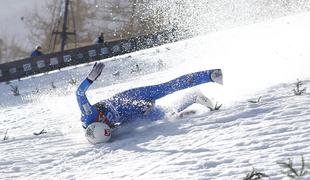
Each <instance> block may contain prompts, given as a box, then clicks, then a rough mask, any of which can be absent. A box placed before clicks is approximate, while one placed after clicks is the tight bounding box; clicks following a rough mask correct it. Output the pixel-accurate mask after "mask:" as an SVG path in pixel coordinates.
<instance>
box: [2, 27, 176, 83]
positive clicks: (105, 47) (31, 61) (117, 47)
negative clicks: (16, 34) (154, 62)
mask: <svg viewBox="0 0 310 180" xmlns="http://www.w3.org/2000/svg"><path fill="white" fill-rule="evenodd" d="M173 41H176V39H175V36H174V31H165V32H160V33H157V34H152V35H143V36H139V37H134V38H129V39H121V40H117V41H111V42H106V43H104V44H95V45H91V46H85V47H81V48H76V49H71V50H66V51H64V52H59V53H52V54H46V55H42V56H38V57H31V58H26V59H22V60H17V61H14V62H9V63H5V64H0V82H5V81H10V80H14V79H20V78H23V77H27V76H30V75H34V74H39V73H45V72H48V71H52V70H56V69H61V68H64V67H67V66H72V65H77V64H82V63H87V62H92V61H96V60H100V59H105V58H109V57H113V56H118V55H122V54H126V53H131V52H134V51H138V50H141V49H146V48H151V47H154V46H158V45H162V44H165V43H169V42H173Z"/></svg>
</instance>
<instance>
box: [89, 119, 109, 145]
mask: <svg viewBox="0 0 310 180" xmlns="http://www.w3.org/2000/svg"><path fill="white" fill-rule="evenodd" d="M85 136H86V139H87V140H88V141H89V142H90V143H92V144H98V143H104V142H107V141H109V139H110V138H111V128H110V127H109V126H108V125H107V124H106V123H102V122H94V123H92V124H90V125H89V126H88V127H87V128H86V132H85Z"/></svg>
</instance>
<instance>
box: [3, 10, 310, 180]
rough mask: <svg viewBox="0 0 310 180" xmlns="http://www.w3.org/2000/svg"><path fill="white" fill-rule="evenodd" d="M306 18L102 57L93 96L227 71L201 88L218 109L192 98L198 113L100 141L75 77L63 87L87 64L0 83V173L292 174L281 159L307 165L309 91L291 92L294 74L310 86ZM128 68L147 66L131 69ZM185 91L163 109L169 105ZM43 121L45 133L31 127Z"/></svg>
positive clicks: (135, 126)
mask: <svg viewBox="0 0 310 180" xmlns="http://www.w3.org/2000/svg"><path fill="white" fill-rule="evenodd" d="M309 19H310V13H303V14H298V15H295V16H290V17H284V18H279V19H276V20H270V21H268V22H264V23H259V24H254V25H250V26H243V27H239V28H234V29H230V30H225V31H221V32H216V33H210V34H207V35H205V36H199V37H196V38H193V39H189V40H185V41H181V42H177V43H173V44H168V45H164V46H161V47H157V48H153V49H149V50H144V51H140V52H136V53H132V54H130V55H124V56H121V57H118V58H113V59H108V60H103V62H105V63H106V68H105V70H104V72H103V74H102V75H101V77H100V78H99V79H98V80H97V81H96V82H95V83H94V84H93V85H92V87H91V88H90V89H89V91H88V93H87V94H88V96H89V99H90V101H91V102H92V103H95V102H97V101H99V100H101V99H103V98H106V97H108V96H111V95H113V94H114V93H116V92H120V91H122V90H125V89H129V88H132V87H138V86H143V85H149V84H155V83H160V82H164V81H168V80H170V79H172V78H174V77H177V76H179V75H183V74H185V73H188V72H194V71H198V70H204V69H210V68H221V69H222V70H223V74H224V86H220V85H216V84H205V85H200V86H198V87H196V89H199V90H201V91H202V92H203V93H204V94H205V95H207V96H208V97H210V98H211V99H213V100H214V101H215V102H219V103H223V107H222V108H221V109H220V110H219V111H212V112H210V111H209V110H208V109H206V108H204V107H201V106H198V105H194V106H192V107H190V108H193V109H196V110H198V114H195V115H190V116H185V117H183V118H177V117H176V116H174V115H170V114H167V117H166V118H164V119H161V120H158V121H147V120H144V121H142V120H140V121H137V122H134V123H131V124H128V125H124V126H122V127H121V128H120V129H117V130H116V131H114V132H113V136H112V139H111V142H109V143H106V144H99V145H95V146H94V145H91V144H89V143H88V142H87V141H86V139H85V138H84V133H83V129H82V127H81V123H80V120H79V118H80V112H79V109H78V106H77V103H76V100H75V94H74V92H75V90H76V86H77V85H78V84H76V85H70V84H69V81H70V80H71V79H72V78H75V79H76V80H77V81H78V82H81V80H83V79H84V78H85V77H86V75H87V73H88V72H89V70H90V69H91V67H92V64H85V65H81V66H77V67H74V68H68V69H63V70H62V71H60V72H57V71H56V72H53V73H50V74H47V75H39V76H36V77H32V78H25V79H23V80H22V81H14V82H12V83H11V84H10V85H14V86H18V87H19V90H20V93H21V96H13V95H12V93H11V91H10V89H11V87H10V86H9V85H7V84H4V83H2V84H1V85H0V88H1V95H0V122H1V126H0V138H1V141H0V159H1V161H0V177H1V179H103V178H105V179H242V178H244V177H245V176H246V174H247V173H249V172H251V170H252V168H253V167H254V168H256V169H258V170H259V171H261V172H263V173H265V174H267V175H269V176H270V177H269V178H270V179H285V178H287V177H286V176H284V175H283V174H281V168H280V166H279V165H278V164H277V162H278V161H281V162H288V158H291V159H292V160H293V162H294V163H295V164H297V165H298V166H297V167H299V165H300V158H301V155H303V156H304V158H305V160H306V162H307V163H308V164H309V163H310V123H309V122H310V108H309V107H310V101H309V96H310V94H309V93H305V94H303V95H301V96H296V95H294V93H293V92H292V90H293V88H294V87H295V85H294V83H295V82H296V79H298V78H299V79H300V80H302V81H303V82H304V85H303V87H307V88H308V89H309V83H310V71H309V69H310V60H309V59H310V51H309V42H310V34H309V32H310V21H309ZM135 64H138V65H139V67H140V68H141V69H142V71H141V72H137V73H130V71H131V69H132V68H135ZM117 71H119V72H120V74H119V76H113V75H112V74H113V73H116V72H117ZM52 82H54V85H55V86H56V88H55V89H53V88H52V86H51V83H52ZM37 88H38V89H39V92H36V91H37ZM187 91H188V90H184V91H182V92H178V93H176V94H173V95H170V96H168V97H166V98H163V99H161V100H159V102H158V105H161V106H165V107H167V108H173V104H174V103H173V102H175V101H180V100H181V98H180V97H182V96H181V95H182V93H185V92H187ZM260 96H261V97H262V100H261V102H259V103H257V104H252V103H249V102H248V100H255V99H257V98H258V97H260ZM42 129H45V130H46V132H47V133H46V134H42V135H40V136H35V135H33V133H34V132H36V133H38V132H40V131H41V130H42ZM6 130H8V132H7V136H8V140H5V141H4V140H2V139H3V137H4V134H5V132H6ZM309 177H310V176H309V175H308V176H306V177H305V178H309Z"/></svg>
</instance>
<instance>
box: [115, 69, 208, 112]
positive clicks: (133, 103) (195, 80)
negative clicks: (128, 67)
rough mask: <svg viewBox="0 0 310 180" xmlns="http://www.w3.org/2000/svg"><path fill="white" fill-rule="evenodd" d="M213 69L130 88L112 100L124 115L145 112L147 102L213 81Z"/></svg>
mask: <svg viewBox="0 0 310 180" xmlns="http://www.w3.org/2000/svg"><path fill="white" fill-rule="evenodd" d="M212 71H213V70H207V71H200V72H195V73H191V74H186V75H183V76H180V77H178V78H176V79H173V80H171V81H168V82H165V83H162V84H157V85H152V86H145V87H139V88H134V89H130V90H127V91H124V92H121V93H118V94H116V95H115V96H113V97H112V99H110V100H111V102H112V103H113V105H114V106H115V107H116V108H117V110H118V112H120V114H121V115H122V116H128V117H129V116H132V115H138V114H143V113H144V112H145V104H147V102H151V101H155V100H157V99H160V98H162V97H164V96H166V95H168V94H171V93H174V92H176V91H179V90H182V89H186V88H190V87H194V86H197V85H200V84H203V83H208V82H212V81H211V79H210V73H211V72H212ZM181 109H182V108H181Z"/></svg>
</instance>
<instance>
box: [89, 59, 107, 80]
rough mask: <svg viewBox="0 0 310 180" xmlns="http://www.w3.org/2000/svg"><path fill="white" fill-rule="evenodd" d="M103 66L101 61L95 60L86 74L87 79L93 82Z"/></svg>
mask: <svg viewBox="0 0 310 180" xmlns="http://www.w3.org/2000/svg"><path fill="white" fill-rule="evenodd" d="M104 66H105V65H104V64H103V63H97V62H96V63H95V65H94V67H93V69H92V70H91V71H90V73H89V74H88V76H87V79H88V80H90V81H91V82H94V81H95V80H96V79H97V78H98V77H99V76H100V74H101V72H102V70H103V68H104Z"/></svg>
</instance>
